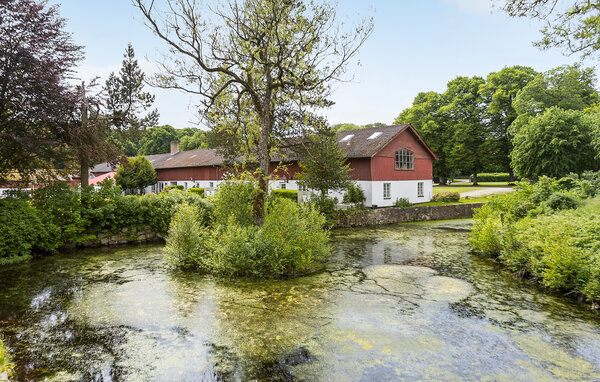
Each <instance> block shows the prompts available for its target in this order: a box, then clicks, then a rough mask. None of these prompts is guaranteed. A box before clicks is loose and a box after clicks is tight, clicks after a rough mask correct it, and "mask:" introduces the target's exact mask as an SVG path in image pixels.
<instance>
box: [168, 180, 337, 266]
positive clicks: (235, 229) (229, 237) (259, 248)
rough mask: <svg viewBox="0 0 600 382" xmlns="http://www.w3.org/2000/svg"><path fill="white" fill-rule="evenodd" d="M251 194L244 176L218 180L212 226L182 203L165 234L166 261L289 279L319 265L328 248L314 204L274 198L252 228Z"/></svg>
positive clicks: (322, 219) (252, 188)
mask: <svg viewBox="0 0 600 382" xmlns="http://www.w3.org/2000/svg"><path fill="white" fill-rule="evenodd" d="M255 192H257V188H256V185H255V182H254V181H253V180H250V179H247V178H246V179H244V180H236V179H230V180H227V181H226V182H224V183H223V184H221V185H220V186H219V191H218V193H217V195H216V197H215V199H214V220H213V221H212V224H210V225H205V224H202V222H201V221H199V220H198V219H197V216H198V213H197V212H195V211H193V210H191V209H190V207H187V206H185V205H183V206H180V207H179V209H178V211H177V213H176V214H175V217H174V219H173V223H172V224H171V228H170V229H169V234H168V236H167V248H166V259H167V262H168V263H169V264H171V265H172V266H174V267H176V268H181V269H195V270H198V271H200V272H205V273H210V274H214V275H219V276H243V277H289V276H294V275H298V274H303V273H307V272H311V271H313V270H315V269H318V268H319V267H320V266H321V262H322V260H323V259H324V258H325V257H326V256H327V254H328V253H329V251H330V247H329V243H328V242H329V233H328V231H327V230H325V229H324V225H325V217H324V216H323V215H321V214H320V213H319V212H318V210H317V209H316V208H315V206H314V205H312V204H306V205H298V204H297V203H295V202H292V201H291V200H289V199H287V198H273V199H272V200H271V201H270V203H268V204H267V211H266V215H265V219H264V224H263V225H262V226H260V227H259V226H256V225H255V224H254V221H253V218H252V202H253V200H254V195H255ZM188 236H191V237H188Z"/></svg>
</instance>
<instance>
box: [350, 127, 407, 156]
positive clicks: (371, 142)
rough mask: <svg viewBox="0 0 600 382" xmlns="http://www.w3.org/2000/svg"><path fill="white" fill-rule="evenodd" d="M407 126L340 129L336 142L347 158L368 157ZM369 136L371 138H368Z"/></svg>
mask: <svg viewBox="0 0 600 382" xmlns="http://www.w3.org/2000/svg"><path fill="white" fill-rule="evenodd" d="M408 126H409V125H408V124H404V125H392V126H376V127H368V128H365V129H357V130H346V131H340V132H339V133H338V144H339V146H340V147H341V148H342V149H343V150H344V152H345V153H346V155H347V156H348V158H370V157H372V156H373V155H375V154H377V152H378V151H379V150H381V149H382V148H383V147H384V146H385V145H386V144H387V143H388V142H389V141H391V140H392V138H394V137H395V136H396V135H398V134H399V133H400V132H402V131H403V130H404V129H406V128H407V127H408ZM377 133H381V134H377ZM350 136H352V137H350ZM349 137H350V138H349ZM369 137H373V138H372V139H369Z"/></svg>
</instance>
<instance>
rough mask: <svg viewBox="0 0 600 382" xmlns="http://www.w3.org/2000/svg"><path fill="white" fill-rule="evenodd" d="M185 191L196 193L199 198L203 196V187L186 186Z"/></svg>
mask: <svg viewBox="0 0 600 382" xmlns="http://www.w3.org/2000/svg"><path fill="white" fill-rule="evenodd" d="M187 191H188V192H191V193H192V194H196V195H198V196H200V197H201V198H203V197H204V188H201V187H191V188H188V189H187Z"/></svg>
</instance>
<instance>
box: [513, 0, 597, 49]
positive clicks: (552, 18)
mask: <svg viewBox="0 0 600 382" xmlns="http://www.w3.org/2000/svg"><path fill="white" fill-rule="evenodd" d="M503 2H504V6H503V8H504V10H505V11H506V12H508V14H509V15H511V16H516V17H531V18H537V19H540V20H544V21H545V22H546V25H545V27H544V28H543V29H542V31H541V32H542V36H543V37H542V39H541V40H540V41H537V42H535V45H536V46H538V47H540V48H542V49H548V48H551V47H558V48H562V49H563V51H564V52H565V53H567V54H581V55H582V56H583V57H587V56H590V55H597V54H598V50H599V49H600V1H598V0H568V1H559V0H503Z"/></svg>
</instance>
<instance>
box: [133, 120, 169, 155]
mask: <svg viewBox="0 0 600 382" xmlns="http://www.w3.org/2000/svg"><path fill="white" fill-rule="evenodd" d="M148 132H149V133H148V134H145V136H144V138H143V139H142V141H141V142H140V145H141V147H140V149H139V151H138V155H152V154H166V153H168V152H170V151H171V141H176V140H178V139H179V137H178V134H177V130H176V129H175V128H174V127H173V126H169V125H164V126H156V127H154V128H152V129H149V130H148Z"/></svg>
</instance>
